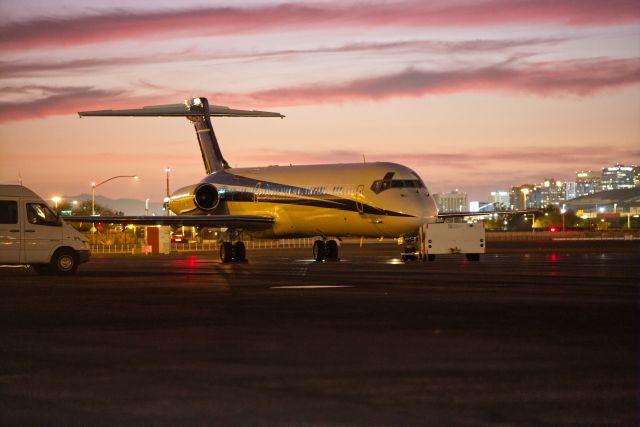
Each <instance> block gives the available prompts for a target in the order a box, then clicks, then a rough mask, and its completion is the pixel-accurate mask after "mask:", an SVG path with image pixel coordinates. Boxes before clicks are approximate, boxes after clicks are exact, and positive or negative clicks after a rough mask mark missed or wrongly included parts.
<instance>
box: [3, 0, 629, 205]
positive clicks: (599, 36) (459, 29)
mask: <svg viewBox="0 0 640 427" xmlns="http://www.w3.org/2000/svg"><path fill="white" fill-rule="evenodd" d="M0 16H2V18H0V34H1V36H0V51H1V52H2V58H3V59H2V61H0V79H1V80H2V83H1V87H2V88H3V90H2V93H1V94H0V182H3V183H16V182H17V181H18V180H19V179H21V180H22V182H23V183H24V185H26V186H28V187H30V188H31V189H33V190H34V191H36V192H37V193H38V194H40V195H41V196H42V197H43V198H51V196H52V195H54V194H55V195H60V194H65V195H74V194H80V193H88V192H89V193H90V190H91V182H100V181H102V180H104V179H107V178H109V177H111V176H115V175H129V174H134V173H135V174H137V175H138V176H140V179H139V180H118V181H115V182H114V183H112V184H111V183H110V184H109V185H107V186H104V187H101V188H100V194H101V195H104V196H107V197H110V198H136V199H141V200H144V199H146V198H150V199H151V200H152V201H161V200H162V199H163V197H164V195H165V194H164V193H165V186H166V174H165V169H166V168H171V188H172V189H177V188H180V187H181V186H184V185H189V184H193V183H195V182H198V181H199V180H200V179H201V178H202V177H203V176H204V168H203V165H202V160H201V156H200V152H199V149H198V144H197V140H196V137H195V135H194V132H193V128H192V126H190V124H189V123H188V122H187V121H186V120H184V119H179V118H83V119H79V118H78V117H77V115H76V112H77V111H81V110H95V109H109V108H113V109H116V108H138V107H142V106H144V105H153V104H163V103H177V102H182V101H183V100H184V99H186V98H190V97H196V96H206V97H207V98H209V101H210V102H211V103H212V104H217V105H228V106H230V107H234V108H241V109H262V110H270V111H277V112H280V113H282V114H284V115H286V116H287V117H286V118H285V119H284V120H276V119H271V118H261V119H255V118H220V119H215V120H214V124H215V127H216V133H217V135H218V138H219V140H220V144H221V148H222V150H223V153H224V156H225V158H226V159H227V160H228V161H229V162H230V164H231V165H232V166H240V167H245V166H264V165H270V164H282V165H288V164H290V163H293V164H311V163H334V162H335V163H338V162H339V163H355V162H361V161H362V158H363V155H364V156H365V157H366V159H367V161H392V162H397V163H402V164H405V165H407V166H409V167H411V168H412V169H414V170H416V172H418V173H419V174H420V175H421V177H422V178H423V179H424V181H425V182H426V183H427V186H428V187H429V189H430V190H431V191H432V192H437V193H441V192H448V191H450V190H452V189H454V188H459V189H460V190H461V191H465V192H467V193H468V195H469V200H485V199H487V198H488V196H489V193H490V192H491V191H497V190H509V189H510V187H511V186H515V185H520V184H524V183H530V184H531V183H538V182H543V181H544V180H545V178H555V179H557V180H560V181H563V182H564V181H568V180H569V181H571V180H574V178H575V172H576V171H579V170H599V169H602V168H603V167H606V166H611V165H613V164H616V163H622V164H627V165H628V164H638V163H640V161H639V160H640V148H639V147H640V120H639V118H640V85H639V83H640V26H639V25H638V24H639V23H640V6H639V5H638V3H637V2H636V1H627V0H614V1H595V0H584V1H581V2H573V1H553V2H552V1H548V0H522V1H516V2H514V1H506V0H487V1H483V2H475V1H455V2H445V1H431V2H424V1H387V2H374V3H370V2H358V1H350V2H342V3H340V5H339V6H338V5H336V4H335V3H333V2H326V1H318V2H300V1H296V2H286V3H283V2H277V1H249V2H243V3H242V4H241V5H240V3H239V2H227V3H219V2H216V3H215V6H211V4H210V3H209V2H204V1H185V2H181V3H180V4H179V5H177V6H176V4H175V2H168V1H160V2H154V3H153V5H151V4H150V3H149V2H141V1H129V0H118V1H114V2H109V5H98V6H91V7H87V6H86V4H85V2H80V1H77V0H59V1H52V2H48V3H47V4H46V5H43V4H41V3H40V2H36V1H35V0H26V1H15V0H7V1H4V2H2V3H1V4H0Z"/></svg>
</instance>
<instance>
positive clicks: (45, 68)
mask: <svg viewBox="0 0 640 427" xmlns="http://www.w3.org/2000/svg"><path fill="white" fill-rule="evenodd" d="M565 40H566V39H563V38H527V39H502V40H500V39H498V40H489V39H485V40H482V39H479V40H462V41H442V40H401V41H392V42H366V43H349V44H344V45H340V46H334V47H317V48H310V49H282V50H270V51H264V52H210V53H203V52H194V51H180V52H174V53H167V54H162V55H156V54H154V55H149V56H140V55H137V56H130V57H95V58H86V59H75V60H69V61H6V62H0V77H2V78H9V77H24V76H39V75H50V74H51V73H52V72H64V73H70V72H81V71H84V70H87V69H104V68H108V67H118V66H135V65H148V64H162V63H172V62H196V61H197V62H199V61H206V60H225V59H232V60H233V59H237V60H261V59H268V58H279V57H292V56H299V55H317V54H333V53H347V54H361V53H365V52H375V53H376V54H380V53H386V54H394V53H406V52H412V53H425V52H430V53H431V52H433V53H444V54H455V53H469V52H475V53H477V52H510V51H511V50H513V49H519V48H532V47H536V46H540V45H553V44H557V43H560V42H563V41H565Z"/></svg>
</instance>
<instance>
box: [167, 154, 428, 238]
mask: <svg viewBox="0 0 640 427" xmlns="http://www.w3.org/2000/svg"><path fill="white" fill-rule="evenodd" d="M200 184H210V185H213V186H214V187H215V188H216V190H217V192H218V196H219V197H220V201H219V204H218V206H217V207H216V210H215V212H212V213H213V214H216V213H217V214H228V215H259V216H268V217H272V218H274V219H275V221H274V224H273V226H272V227H270V228H268V229H265V230H260V231H251V233H250V234H251V235H253V236H255V237H266V238H269V237H303V236H308V237H313V236H335V237H342V236H363V237H399V236H414V235H416V233H417V230H418V228H419V227H420V225H422V224H425V223H432V222H435V221H436V218H437V214H438V211H437V207H436V203H435V201H434V199H433V197H432V196H431V195H430V194H429V191H428V189H427V188H426V186H425V185H424V183H423V182H422V180H421V179H420V177H419V176H418V175H417V174H416V173H415V172H413V171H412V170H411V169H409V168H407V167H405V166H402V165H399V164H396V163H387V162H384V163H383V162H380V163H353V164H328V165H304V166H269V167H256V168H228V169H224V170H220V171H216V172H213V173H211V174H210V175H208V176H206V177H205V178H204V179H203V180H202V181H201V183H200ZM192 187H193V186H191V187H185V188H183V189H180V190H178V191H176V192H175V193H174V195H173V196H172V199H174V200H175V199H179V198H180V197H183V196H184V195H185V192H187V191H189V188H192ZM170 207H171V209H172V210H174V212H175V213H176V214H179V215H180V214H182V215H183V214H200V215H201V214H203V213H204V212H202V211H192V212H184V211H182V212H181V211H180V210H179V209H175V207H174V206H172V205H171V203H170Z"/></svg>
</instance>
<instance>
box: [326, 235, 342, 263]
mask: <svg viewBox="0 0 640 427" xmlns="http://www.w3.org/2000/svg"><path fill="white" fill-rule="evenodd" d="M326 246H327V260H332V261H338V260H340V257H339V256H338V250H339V248H338V242H336V241H335V240H329V241H328V242H327V243H326Z"/></svg>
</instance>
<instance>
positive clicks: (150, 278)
mask: <svg viewBox="0 0 640 427" xmlns="http://www.w3.org/2000/svg"><path fill="white" fill-rule="evenodd" d="M488 251H489V253H487V254H485V255H484V256H483V257H482V258H481V260H480V261H479V262H468V261H465V259H464V257H463V256H461V255H449V256H438V257H437V259H436V261H435V262H419V261H416V262H408V263H402V262H401V261H400V259H399V248H398V247H397V246H393V245H388V244H370V245H365V246H364V247H362V248H361V247H358V245H343V246H342V248H341V261H339V262H326V263H316V262H314V261H312V260H311V250H310V248H304V249H273V250H269V249H257V250H249V251H248V257H249V262H248V263H242V264H228V265H224V264H220V263H219V262H218V261H217V259H218V257H217V255H216V254H213V253H191V254H190V253H181V254H171V255H152V256H142V255H137V256H132V255H129V256H124V255H98V256H94V257H92V260H91V261H90V262H89V263H87V264H83V265H82V266H81V267H80V270H79V272H78V275H77V276H75V277H71V278H65V277H57V276H38V275H36V274H35V273H33V272H31V271H30V270H28V269H25V268H16V267H0V337H1V340H0V425H3V426H30V425H65V426H74V425H92V426H103V425H104V426H113V425H160V426H162V425H172V426H173V425H204V426H206V425H211V426H220V425H225V426H235V425H242V426H246V425H303V426H316V425H323V426H325V425H328V426H399V425H403V426H404V425H433V426H495V425H499V426H545V425H549V426H552V425H553V426H556V425H638V424H639V422H640V415H639V411H638V408H640V375H639V374H640V369H639V363H640V362H639V361H640V357H639V356H640V351H639V350H640V347H639V340H638V338H639V331H640V318H639V310H638V308H639V304H638V303H639V298H638V297H639V292H638V291H639V287H640V242H639V241H630V242H626V241H625V242H622V241H609V242H606V241H600V242H593V241H592V242H579V241H578V242H576V241H571V242H489V247H488Z"/></svg>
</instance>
